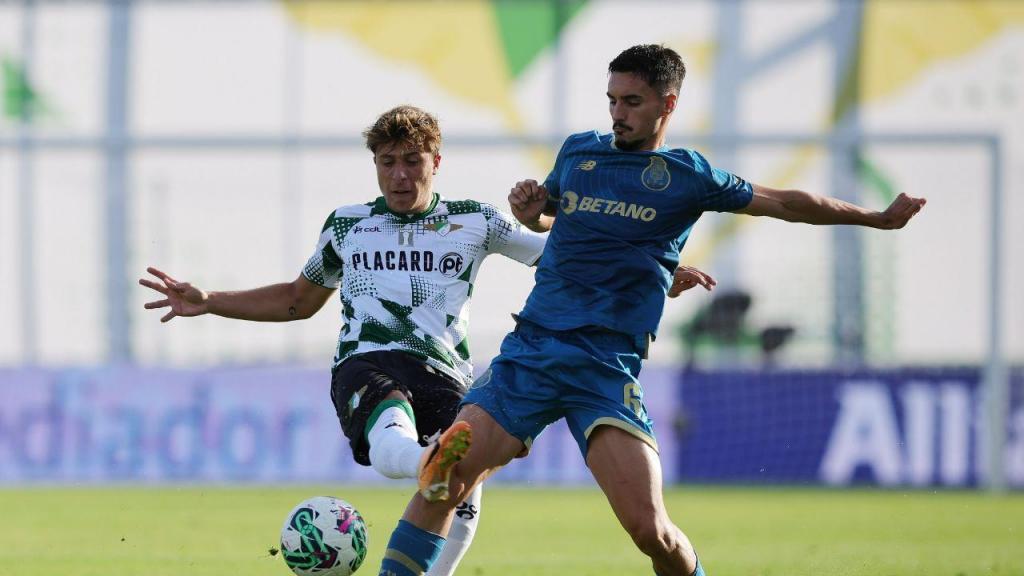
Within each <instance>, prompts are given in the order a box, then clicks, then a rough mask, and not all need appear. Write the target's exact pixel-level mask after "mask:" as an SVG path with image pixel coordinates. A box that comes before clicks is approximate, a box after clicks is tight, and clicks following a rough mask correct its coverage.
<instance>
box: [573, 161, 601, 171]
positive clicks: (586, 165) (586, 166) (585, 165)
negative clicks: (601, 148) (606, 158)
mask: <svg viewBox="0 0 1024 576" xmlns="http://www.w3.org/2000/svg"><path fill="white" fill-rule="evenodd" d="M596 167H597V160H586V161H584V162H580V163H579V164H577V165H576V169H577V170H583V171H584V172H590V171H591V170H593V169H594V168H596Z"/></svg>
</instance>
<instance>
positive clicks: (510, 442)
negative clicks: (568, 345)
mask: <svg viewBox="0 0 1024 576" xmlns="http://www.w3.org/2000/svg"><path fill="white" fill-rule="evenodd" d="M550 342H551V339H550V338H546V337H543V335H537V334H533V333H532V332H531V330H530V329H529V328H524V327H522V326H519V327H517V328H516V330H515V331H514V332H513V333H512V334H509V335H508V336H507V337H506V338H505V341H504V342H503V343H502V348H501V355H500V356H499V357H498V358H496V359H495V360H494V361H493V362H492V363H491V367H490V368H489V369H488V370H487V371H486V372H485V373H484V374H483V375H481V376H480V378H479V379H477V381H476V382H475V383H474V384H473V387H472V389H471V390H470V392H469V394H467V395H466V398H465V400H464V401H463V407H462V409H461V410H460V411H459V416H458V417H457V418H456V423H458V422H466V423H468V424H469V425H470V427H471V430H472V444H471V446H470V448H469V451H468V452H467V453H466V454H465V456H464V457H463V458H462V460H461V461H460V462H459V463H458V464H457V465H456V466H455V467H454V468H453V469H452V472H451V476H450V479H449V482H448V493H449V497H448V499H447V500H441V501H436V502H429V501H427V499H426V498H424V497H423V495H422V493H420V492H417V493H416V494H415V495H414V496H413V499H412V501H410V503H409V506H408V507H407V508H406V510H405V515H404V516H403V519H402V520H401V521H400V522H399V525H398V528H396V529H395V531H394V532H393V533H392V535H391V540H390V541H389V542H388V548H387V551H386V552H385V556H384V561H383V562H382V563H381V570H380V574H381V575H391V574H394V575H396V576H406V575H408V574H419V573H420V572H422V571H426V570H429V569H430V567H431V565H432V564H433V563H434V561H435V560H436V558H437V555H438V553H439V551H440V549H441V544H440V543H441V542H443V541H444V535H446V534H448V530H449V526H450V524H451V521H452V515H453V513H454V511H455V507H456V505H458V504H459V503H460V502H462V501H463V500H465V498H466V497H467V496H468V495H469V493H470V492H472V491H473V489H474V488H475V487H476V486H478V485H479V484H480V483H481V482H482V481H483V480H484V479H485V478H487V477H488V476H489V475H490V474H492V473H493V472H494V471H495V470H497V469H498V468H500V467H501V466H503V465H505V464H506V463H507V462H509V461H510V460H511V459H512V458H514V457H516V456H518V455H525V453H526V451H527V450H528V447H529V445H530V443H531V442H532V441H533V438H536V437H537V435H538V434H540V432H541V431H542V430H543V429H544V427H545V426H547V424H549V423H550V422H552V421H553V420H555V419H556V418H557V417H558V416H559V415H560V408H558V407H557V406H558V396H557V395H558V390H557V388H556V387H554V386H552V382H551V381H550V376H549V374H550V372H551V371H550V370H548V369H547V364H548V363H549V362H550V358H553V357H554V358H557V354H555V353H553V351H551V350H548V349H547V345H548V343H550ZM453 426H454V425H453ZM428 464H429V462H428ZM424 469H428V467H426V466H425V467H424ZM428 483H429V482H428ZM417 570H419V571H420V572H417Z"/></svg>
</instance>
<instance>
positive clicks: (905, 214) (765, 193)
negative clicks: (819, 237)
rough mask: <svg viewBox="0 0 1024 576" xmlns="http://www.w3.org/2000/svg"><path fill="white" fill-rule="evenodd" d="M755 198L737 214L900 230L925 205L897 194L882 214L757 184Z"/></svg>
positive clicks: (822, 197) (829, 199) (834, 200)
mask: <svg viewBox="0 0 1024 576" xmlns="http://www.w3.org/2000/svg"><path fill="white" fill-rule="evenodd" d="M752 186H753V188H754V198H753V199H752V200H751V201H750V204H748V205H747V206H746V207H745V208H743V209H741V210H737V211H736V212H737V213H738V214H749V215H751V216H770V217H772V218H778V219H780V220H786V221H788V222H803V223H806V224H851V225H855V226H868V227H871V228H879V229H881V230H896V229H899V228H903V227H904V226H906V225H907V222H909V221H910V219H911V218H913V217H914V215H915V214H917V213H918V212H919V211H920V210H921V207H922V206H924V205H925V202H926V200H925V199H924V198H912V197H910V196H907V195H906V194H900V195H899V196H897V197H896V199H895V200H893V202H892V204H890V205H889V207H888V208H886V209H885V210H884V211H882V212H877V211H874V210H868V209H867V208H863V207H861V206H857V205H856V204H851V203H849V202H844V201H843V200H839V199H836V198H829V197H827V196H816V195H814V194H808V193H807V192H803V191H801V190H775V189H773V188H768V187H765V186H759V185H757V184H753V185H752Z"/></svg>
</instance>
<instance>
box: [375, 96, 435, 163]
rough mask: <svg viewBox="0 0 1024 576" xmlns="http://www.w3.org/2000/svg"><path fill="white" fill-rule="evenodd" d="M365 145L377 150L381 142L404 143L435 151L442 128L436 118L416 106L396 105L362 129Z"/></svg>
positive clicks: (431, 151)
mask: <svg viewBox="0 0 1024 576" xmlns="http://www.w3.org/2000/svg"><path fill="white" fill-rule="evenodd" d="M363 137H364V138H366V147H367V148H369V149H370V152H373V153H374V154H376V153H377V149H378V148H380V146H381V145H383V144H397V143H399V142H403V143H406V144H410V145H412V146H414V147H415V148H418V149H419V150H420V151H422V152H430V153H431V154H437V152H438V151H439V150H440V149H441V127H440V126H439V125H438V123H437V118H436V117H435V116H434V115H433V114H431V113H429V112H426V111H424V110H421V109H419V108H417V107H415V106H396V107H395V108H392V109H391V110H388V111H387V112H385V113H383V114H381V115H380V117H379V118H377V121H376V122H374V123H373V126H370V127H369V128H367V129H366V130H364V131H363Z"/></svg>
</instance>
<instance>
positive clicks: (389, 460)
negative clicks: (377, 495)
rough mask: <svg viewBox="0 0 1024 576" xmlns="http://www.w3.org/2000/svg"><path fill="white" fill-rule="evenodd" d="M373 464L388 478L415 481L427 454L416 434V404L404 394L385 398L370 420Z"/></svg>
mask: <svg viewBox="0 0 1024 576" xmlns="http://www.w3.org/2000/svg"><path fill="white" fill-rule="evenodd" d="M366 439H367V441H368V442H369V444H370V449H369V456H370V465H371V466H373V469H374V470H376V471H377V472H379V473H380V474H382V475H384V476H386V477H388V478H396V479H398V478H415V477H416V468H417V464H418V462H419V459H420V454H422V452H423V446H420V443H419V438H417V434H416V420H415V413H414V412H413V409H412V405H411V404H410V403H409V399H408V398H407V397H406V395H405V394H404V393H403V392H399V391H398V390H394V391H392V392H390V393H388V395H387V396H385V399H384V401H382V402H381V403H380V404H378V405H377V406H376V408H375V409H374V412H373V413H372V414H371V416H370V417H369V418H368V419H367V423H366Z"/></svg>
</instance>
